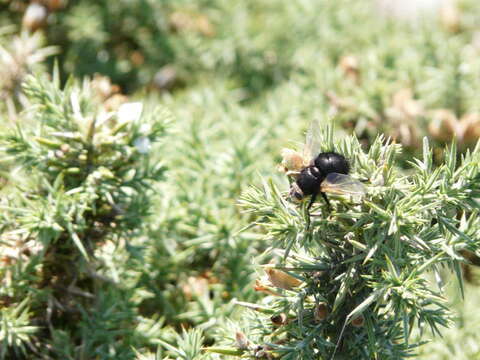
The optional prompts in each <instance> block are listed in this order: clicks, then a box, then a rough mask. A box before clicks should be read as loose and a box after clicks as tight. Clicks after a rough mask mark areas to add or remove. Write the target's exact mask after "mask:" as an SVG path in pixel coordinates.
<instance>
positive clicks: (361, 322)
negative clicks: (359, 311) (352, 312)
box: [352, 315, 365, 327]
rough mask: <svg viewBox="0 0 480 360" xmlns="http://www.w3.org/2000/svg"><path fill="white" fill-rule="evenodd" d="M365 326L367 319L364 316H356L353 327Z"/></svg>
mask: <svg viewBox="0 0 480 360" xmlns="http://www.w3.org/2000/svg"><path fill="white" fill-rule="evenodd" d="M364 324H365V317H364V316H363V315H358V316H355V317H354V318H353V319H352V325H353V326H355V327H362V326H363V325H364Z"/></svg>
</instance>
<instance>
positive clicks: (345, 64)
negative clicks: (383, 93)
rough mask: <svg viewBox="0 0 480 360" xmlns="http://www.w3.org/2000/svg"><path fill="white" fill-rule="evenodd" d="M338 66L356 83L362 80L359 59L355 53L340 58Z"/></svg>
mask: <svg viewBox="0 0 480 360" xmlns="http://www.w3.org/2000/svg"><path fill="white" fill-rule="evenodd" d="M338 66H339V67H340V69H341V70H342V71H343V73H344V74H345V76H346V77H347V78H349V79H351V80H353V81H354V82H355V83H358V81H359V80H360V68H359V66H358V60H357V58H356V57H355V56H353V55H345V56H342V57H341V58H340V61H339V63H338Z"/></svg>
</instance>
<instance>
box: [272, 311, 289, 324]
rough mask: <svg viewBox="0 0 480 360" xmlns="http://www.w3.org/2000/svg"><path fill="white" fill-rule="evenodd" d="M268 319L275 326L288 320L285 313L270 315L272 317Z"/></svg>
mask: <svg viewBox="0 0 480 360" xmlns="http://www.w3.org/2000/svg"><path fill="white" fill-rule="evenodd" d="M270 320H271V321H272V324H273V325H275V326H282V325H285V324H287V322H288V318H287V315H286V314H284V313H281V314H277V315H272V317H270Z"/></svg>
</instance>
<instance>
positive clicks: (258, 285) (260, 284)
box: [253, 279, 280, 296]
mask: <svg viewBox="0 0 480 360" xmlns="http://www.w3.org/2000/svg"><path fill="white" fill-rule="evenodd" d="M253 289H254V290H255V291H260V292H263V293H265V294H268V295H273V296H280V294H279V293H277V292H276V291H274V290H273V289H272V288H271V287H270V286H269V284H266V283H265V282H264V281H262V280H260V279H257V280H256V281H255V286H254V288H253Z"/></svg>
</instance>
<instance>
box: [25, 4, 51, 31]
mask: <svg viewBox="0 0 480 360" xmlns="http://www.w3.org/2000/svg"><path fill="white" fill-rule="evenodd" d="M47 17H48V11H47V8H46V7H45V6H43V5H41V4H39V3H36V2H33V3H30V5H28V7H27V10H25V14H24V15H23V20H22V26H23V27H24V28H26V29H28V30H29V31H31V32H35V31H37V30H38V29H40V28H41V27H43V26H45V24H46V23H47Z"/></svg>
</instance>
